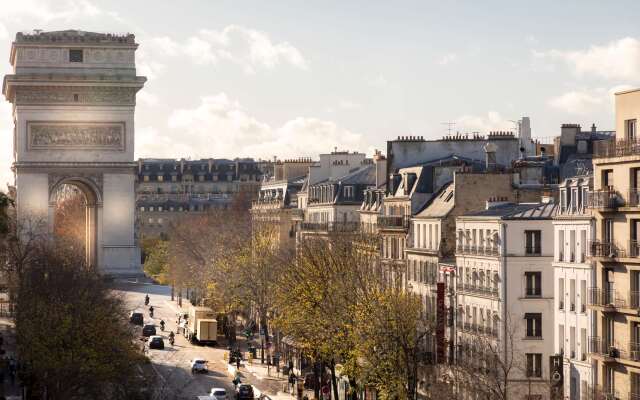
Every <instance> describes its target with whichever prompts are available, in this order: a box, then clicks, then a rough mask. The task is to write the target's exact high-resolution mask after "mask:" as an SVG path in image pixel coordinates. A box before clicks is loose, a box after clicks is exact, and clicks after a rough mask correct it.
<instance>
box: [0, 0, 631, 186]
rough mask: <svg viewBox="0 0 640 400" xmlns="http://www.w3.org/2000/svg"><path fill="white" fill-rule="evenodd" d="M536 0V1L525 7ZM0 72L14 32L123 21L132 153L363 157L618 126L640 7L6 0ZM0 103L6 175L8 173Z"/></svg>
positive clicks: (1, 168) (112, 26) (7, 129)
mask: <svg viewBox="0 0 640 400" xmlns="http://www.w3.org/2000/svg"><path fill="white" fill-rule="evenodd" d="M534 5H535V7H534ZM0 7H2V8H1V10H2V11H0V60H5V61H4V63H3V64H0V65H2V67H0V71H3V72H5V73H6V72H9V71H10V66H9V64H8V52H9V48H10V45H11V40H12V38H13V37H14V35H15V33H16V32H17V31H25V30H31V29H36V28H39V29H44V30H58V29H69V28H74V29H83V30H96V31H113V32H132V33H135V34H136V36H137V40H138V42H139V43H140V48H139V50H138V56H137V63H138V72H139V74H144V75H147V76H148V77H149V82H148V84H147V86H146V87H145V89H143V91H142V92H141V93H140V95H139V98H138V109H137V114H136V135H137V136H136V137H137V141H136V153H137V155H138V156H145V157H149V156H158V157H192V158H197V157H235V156H253V157H256V158H258V157H262V158H271V157H273V156H279V157H291V156H314V155H317V154H318V153H319V152H326V151H329V150H332V149H333V148H334V146H337V147H338V148H340V149H349V150H360V151H365V152H368V153H371V152H372V151H373V149H376V148H379V149H385V141H386V140H387V139H389V138H394V137H396V136H398V135H422V136H425V137H426V138H438V137H441V136H442V135H443V134H445V133H446V126H445V125H443V124H442V123H443V122H446V121H451V122H455V123H456V126H455V129H456V130H459V131H461V132H473V131H479V132H486V131H488V130H494V129H502V130H506V129H511V128H512V127H513V123H512V122H510V120H516V119H518V118H520V117H521V116H524V115H526V116H529V117H530V118H531V121H532V128H533V135H534V136H538V137H550V136H554V135H556V134H557V133H558V130H559V126H560V124H562V123H566V122H576V123H581V124H582V125H583V126H590V125H591V123H596V125H597V126H598V127H599V128H602V129H611V128H612V126H613V113H612V93H613V92H615V91H616V90H620V89H623V88H628V87H635V86H640V40H638V39H637V38H638V37H640V32H639V30H640V28H639V25H638V23H637V21H634V20H633V17H634V16H637V15H640V3H639V2H633V1H620V2H616V7H615V9H614V8H613V7H609V6H608V3H606V2H595V1H594V2H589V1H564V2H558V1H537V2H534V3H531V2H514V1H485V2H477V1H466V2H465V1H449V2H442V1H419V2H418V1H416V2H413V1H405V2H400V1H398V2H386V1H371V0H370V1H349V2H345V1H323V2H308V1H306V2H302V1H270V2H265V1H255V2H243V1H213V0H192V1H189V0H181V1H179V2H176V1H169V0H167V1H164V0H156V1H145V0H137V1H132V0H126V1H125V0H115V1H114V0H112V1H100V0H56V1H46V0H21V1H9V0H3V1H2V3H1V4H0ZM11 124H12V123H11V109H10V106H9V104H8V103H6V102H5V103H2V104H1V105H0V183H1V184H2V186H3V187H4V183H5V182H8V181H11V175H10V171H9V170H8V168H9V166H10V163H11V149H10V147H11V143H12V142H11V130H12V127H11Z"/></svg>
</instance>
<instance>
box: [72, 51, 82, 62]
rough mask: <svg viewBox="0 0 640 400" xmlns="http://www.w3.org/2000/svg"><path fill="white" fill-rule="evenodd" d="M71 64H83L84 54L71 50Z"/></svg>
mask: <svg viewBox="0 0 640 400" xmlns="http://www.w3.org/2000/svg"><path fill="white" fill-rule="evenodd" d="M69 62H77V63H81V62H83V53H82V50H80V49H71V50H69Z"/></svg>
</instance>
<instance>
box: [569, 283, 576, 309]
mask: <svg viewBox="0 0 640 400" xmlns="http://www.w3.org/2000/svg"><path fill="white" fill-rule="evenodd" d="M569 301H570V302H571V303H570V308H569V311H575V310H576V280H575V279H570V280H569Z"/></svg>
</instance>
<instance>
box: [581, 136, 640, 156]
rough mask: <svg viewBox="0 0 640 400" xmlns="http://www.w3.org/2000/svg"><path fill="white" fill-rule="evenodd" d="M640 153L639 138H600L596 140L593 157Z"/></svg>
mask: <svg viewBox="0 0 640 400" xmlns="http://www.w3.org/2000/svg"><path fill="white" fill-rule="evenodd" d="M639 154H640V141H638V140H615V139H612V140H599V141H597V142H594V146H593V158H611V157H623V156H633V155H639Z"/></svg>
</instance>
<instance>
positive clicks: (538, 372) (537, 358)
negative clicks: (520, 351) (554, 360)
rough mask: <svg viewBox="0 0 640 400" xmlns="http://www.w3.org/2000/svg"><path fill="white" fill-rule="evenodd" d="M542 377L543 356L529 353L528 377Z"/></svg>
mask: <svg viewBox="0 0 640 400" xmlns="http://www.w3.org/2000/svg"><path fill="white" fill-rule="evenodd" d="M541 376H542V354H540V353H527V377H537V378H539V377H541Z"/></svg>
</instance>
